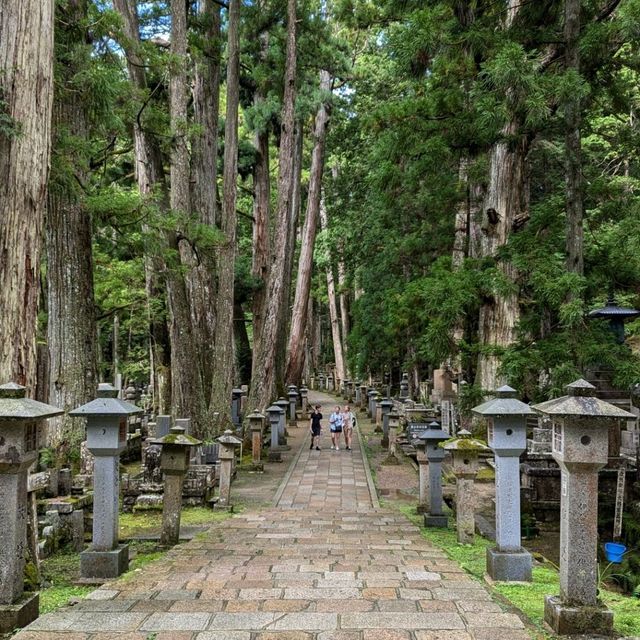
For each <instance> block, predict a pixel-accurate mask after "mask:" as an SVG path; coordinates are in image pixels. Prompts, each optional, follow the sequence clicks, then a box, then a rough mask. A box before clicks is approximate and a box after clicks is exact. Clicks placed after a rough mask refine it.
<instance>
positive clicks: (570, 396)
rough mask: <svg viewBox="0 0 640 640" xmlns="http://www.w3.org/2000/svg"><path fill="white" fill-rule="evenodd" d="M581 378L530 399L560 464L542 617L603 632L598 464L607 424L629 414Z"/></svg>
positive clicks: (557, 627)
mask: <svg viewBox="0 0 640 640" xmlns="http://www.w3.org/2000/svg"><path fill="white" fill-rule="evenodd" d="M595 396H596V389H595V387H594V386H593V385H592V384H590V383H588V382H587V381H586V380H577V381H576V382H573V383H572V384H570V385H568V386H567V395H566V396H562V397H561V398H558V399H556V400H549V401H547V402H542V403H540V404H537V405H534V406H533V408H534V409H535V410H536V411H538V412H539V413H541V414H542V415H544V416H548V417H549V418H551V420H553V434H552V439H551V442H552V449H551V455H552V456H553V458H554V460H555V461H556V462H557V463H558V465H559V466H560V472H561V490H560V493H561V497H560V595H559V596H547V598H546V599H545V607H544V620H545V622H546V623H547V624H548V625H549V626H550V627H551V628H552V629H553V630H554V632H555V633H557V634H561V635H565V634H603V635H608V634H610V633H611V631H612V628H613V613H612V612H611V611H609V609H607V608H606V607H605V606H604V605H603V604H602V602H601V601H600V600H598V565H597V561H596V556H597V544H598V470H599V469H601V468H602V467H604V465H605V464H606V463H607V458H608V450H607V443H608V439H609V427H610V426H611V425H612V424H615V423H616V422H618V423H619V422H620V421H621V420H630V419H632V414H630V413H628V412H626V411H623V410H622V409H619V408H618V407H616V406H614V405H612V404H609V403H608V402H605V401H604V400H600V399H599V398H596V397H595Z"/></svg>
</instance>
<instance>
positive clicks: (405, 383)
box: [400, 373, 409, 400]
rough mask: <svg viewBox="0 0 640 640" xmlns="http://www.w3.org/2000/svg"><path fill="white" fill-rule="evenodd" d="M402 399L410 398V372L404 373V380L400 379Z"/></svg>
mask: <svg viewBox="0 0 640 640" xmlns="http://www.w3.org/2000/svg"><path fill="white" fill-rule="evenodd" d="M400 399H401V400H408V399H409V374H408V373H403V374H402V380H401V381H400Z"/></svg>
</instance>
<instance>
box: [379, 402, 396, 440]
mask: <svg viewBox="0 0 640 640" xmlns="http://www.w3.org/2000/svg"><path fill="white" fill-rule="evenodd" d="M378 404H379V406H380V414H381V418H382V440H381V442H380V444H381V445H382V447H383V448H384V449H388V448H389V413H390V412H391V409H392V408H393V402H392V401H391V400H389V398H385V399H384V400H382V401H381V402H379V403H378ZM376 422H377V423H379V422H378V417H377V414H376Z"/></svg>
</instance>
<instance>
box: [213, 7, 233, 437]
mask: <svg viewBox="0 0 640 640" xmlns="http://www.w3.org/2000/svg"><path fill="white" fill-rule="evenodd" d="M228 41H229V45H228V51H229V54H228V55H229V60H228V63H227V113H226V124H225V132H224V171H223V185H222V188H223V199H222V226H221V230H222V233H223V234H224V244H223V245H222V246H221V247H220V249H219V250H218V265H217V273H218V287H217V292H218V296H217V301H216V311H217V314H218V318H217V323H216V339H215V360H214V362H215V369H214V376H213V382H212V387H211V389H212V391H211V408H212V411H214V412H216V413H218V416H219V418H218V423H217V425H216V429H217V430H218V431H221V430H223V429H226V428H228V427H231V426H232V423H231V391H232V389H233V372H234V351H233V329H234V322H233V310H234V292H235V286H234V278H235V258H236V225H237V214H236V197H237V182H238V105H239V99H240V0H230V2H229V33H228Z"/></svg>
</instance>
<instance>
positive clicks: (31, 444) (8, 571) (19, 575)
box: [0, 382, 64, 633]
mask: <svg viewBox="0 0 640 640" xmlns="http://www.w3.org/2000/svg"><path fill="white" fill-rule="evenodd" d="M61 413H64V412H63V411H62V410H61V409H58V408H57V407H53V406H51V405H49V404H44V403H42V402H37V401H36V400H31V399H30V398H25V388H24V387H22V386H20V385H19V384H15V383H13V382H10V383H8V384H3V385H1V386H0V527H2V534H1V535H0V633H9V632H10V631H12V630H13V629H14V628H16V627H24V626H26V625H28V624H29V623H30V622H32V621H33V620H35V619H36V618H37V617H38V612H39V602H40V600H39V595H38V594H37V593H28V594H25V593H24V567H25V550H26V548H27V473H28V471H29V467H30V466H31V465H32V464H33V463H34V462H35V461H36V460H37V459H38V447H39V443H40V439H41V431H42V427H43V423H44V421H45V420H46V419H47V418H52V417H53V416H58V415H60V414H61Z"/></svg>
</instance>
